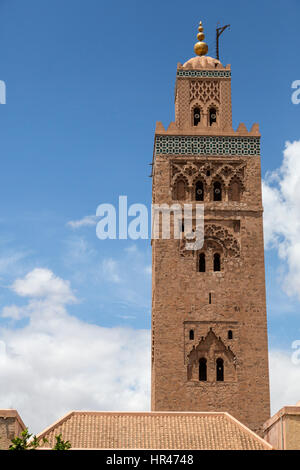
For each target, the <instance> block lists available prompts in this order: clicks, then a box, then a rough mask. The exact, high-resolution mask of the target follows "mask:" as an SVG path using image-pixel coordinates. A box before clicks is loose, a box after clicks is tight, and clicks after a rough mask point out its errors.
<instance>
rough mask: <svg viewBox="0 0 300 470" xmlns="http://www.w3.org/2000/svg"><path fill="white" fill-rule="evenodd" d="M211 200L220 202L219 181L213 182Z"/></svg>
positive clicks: (220, 189)
mask: <svg viewBox="0 0 300 470" xmlns="http://www.w3.org/2000/svg"><path fill="white" fill-rule="evenodd" d="M213 199H214V201H222V185H221V183H220V181H215V182H214V185H213Z"/></svg>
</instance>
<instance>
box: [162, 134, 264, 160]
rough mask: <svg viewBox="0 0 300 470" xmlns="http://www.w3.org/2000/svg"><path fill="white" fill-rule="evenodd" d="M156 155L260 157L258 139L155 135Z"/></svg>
mask: <svg viewBox="0 0 300 470" xmlns="http://www.w3.org/2000/svg"><path fill="white" fill-rule="evenodd" d="M155 154H156V155H162V154H165V155H244V156H251V155H260V138H259V137H227V136H224V137H217V136H215V137H211V136H194V137H190V136H171V135H157V136H156V138H155Z"/></svg>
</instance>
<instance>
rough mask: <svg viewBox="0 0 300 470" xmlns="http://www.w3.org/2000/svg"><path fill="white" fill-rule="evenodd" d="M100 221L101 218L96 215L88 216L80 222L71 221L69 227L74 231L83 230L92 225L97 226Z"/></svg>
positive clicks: (68, 223)
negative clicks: (82, 228)
mask: <svg viewBox="0 0 300 470" xmlns="http://www.w3.org/2000/svg"><path fill="white" fill-rule="evenodd" d="M98 220H99V217H98V216H96V215H86V216H85V217H83V218H82V219H79V220H70V221H69V222H67V225H68V226H69V227H71V228H73V229H77V228H81V227H90V226H92V225H96V224H97V222H98Z"/></svg>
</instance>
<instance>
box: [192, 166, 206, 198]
mask: <svg viewBox="0 0 300 470" xmlns="http://www.w3.org/2000/svg"><path fill="white" fill-rule="evenodd" d="M198 183H202V185H203V188H202V189H203V199H201V198H197V184H198ZM191 187H192V200H193V201H205V196H206V194H207V189H208V187H207V184H206V179H205V178H204V176H203V175H202V172H200V171H199V172H198V174H197V175H196V176H195V177H194V178H193V180H192V184H191Z"/></svg>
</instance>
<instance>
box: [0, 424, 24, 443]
mask: <svg viewBox="0 0 300 470" xmlns="http://www.w3.org/2000/svg"><path fill="white" fill-rule="evenodd" d="M22 430H23V429H22V428H21V426H20V424H19V422H18V421H17V418H16V417H15V416H10V417H3V416H0V450H7V449H8V448H9V446H10V445H11V440H12V439H13V438H14V437H15V436H17V435H19V434H21V432H22Z"/></svg>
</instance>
